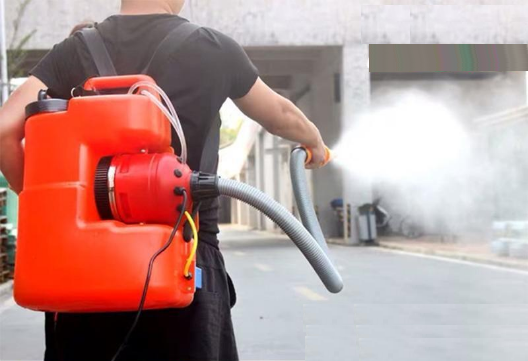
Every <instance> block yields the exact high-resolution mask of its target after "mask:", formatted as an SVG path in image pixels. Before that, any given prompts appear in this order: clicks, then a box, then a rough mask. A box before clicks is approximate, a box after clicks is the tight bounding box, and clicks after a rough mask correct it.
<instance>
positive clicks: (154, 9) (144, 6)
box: [120, 1, 172, 15]
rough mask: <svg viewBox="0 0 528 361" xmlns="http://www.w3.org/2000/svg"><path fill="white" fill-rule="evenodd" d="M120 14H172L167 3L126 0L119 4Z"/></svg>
mask: <svg viewBox="0 0 528 361" xmlns="http://www.w3.org/2000/svg"><path fill="white" fill-rule="evenodd" d="M120 14H122V15H143V14H172V9H171V8H170V6H169V5H166V4H163V3H158V2H157V1H152V2H151V1H128V2H125V3H124V4H123V5H122V6H121V12H120Z"/></svg>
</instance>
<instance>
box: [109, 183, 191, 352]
mask: <svg viewBox="0 0 528 361" xmlns="http://www.w3.org/2000/svg"><path fill="white" fill-rule="evenodd" d="M182 195H183V203H182V207H181V212H180V215H179V216H178V220H177V221H176V224H175V225H174V228H173V229H172V232H171V234H170V236H169V239H168V240H167V242H165V244H164V245H163V247H161V248H160V249H159V250H158V251H157V252H156V253H154V255H153V256H152V258H151V259H150V262H149V267H148V272H147V278H146V279H145V286H144V287H143V295H142V296H141V301H140V302H139V307H138V311H137V315H136V318H135V319H134V323H133V324H132V327H130V330H129V331H128V333H127V335H126V337H125V339H124V340H123V343H121V346H119V349H118V350H117V352H116V353H115V355H114V357H112V361H116V360H117V358H118V357H119V355H120V354H121V352H123V349H124V348H125V347H126V344H127V343H128V340H129V339H130V336H132V333H133V332H134V329H135V328H136V326H137V323H138V321H139V317H140V316H141V312H143V307H144V306H145V300H146V299H147V292H148V287H149V283H150V277H151V276H152V268H153V266H154V261H155V260H156V258H158V256H159V255H160V254H162V253H163V252H165V250H166V249H167V248H169V246H170V245H171V243H172V240H173V239H174V236H175V235H176V232H177V231H178V228H179V227H180V223H181V221H182V219H183V214H184V213H185V209H186V208H187V192H186V191H185V189H184V190H183V191H182Z"/></svg>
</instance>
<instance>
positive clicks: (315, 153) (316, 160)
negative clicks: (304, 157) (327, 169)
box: [306, 139, 327, 169]
mask: <svg viewBox="0 0 528 361" xmlns="http://www.w3.org/2000/svg"><path fill="white" fill-rule="evenodd" d="M306 148H308V150H309V151H310V152H311V153H312V159H310V162H308V163H307V164H306V169H317V168H321V167H323V166H324V165H325V164H326V155H327V154H326V152H327V151H326V145H325V144H324V142H323V140H322V139H321V140H320V141H319V142H318V143H317V145H316V146H315V147H310V146H306Z"/></svg>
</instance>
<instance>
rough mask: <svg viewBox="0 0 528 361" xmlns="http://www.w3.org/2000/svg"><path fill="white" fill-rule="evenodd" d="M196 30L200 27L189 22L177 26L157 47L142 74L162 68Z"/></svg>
mask: <svg viewBox="0 0 528 361" xmlns="http://www.w3.org/2000/svg"><path fill="white" fill-rule="evenodd" d="M198 29H200V26H198V25H196V24H193V23H190V22H185V23H183V24H181V25H179V26H177V27H176V28H175V29H174V30H173V31H171V32H170V33H169V34H168V35H167V36H166V37H165V39H163V40H162V41H161V43H160V44H159V45H158V47H157V48H156V50H155V51H154V54H153V56H152V58H151V59H150V61H149V63H148V64H147V66H146V67H145V69H144V70H143V74H146V73H148V72H149V70H150V69H156V68H157V67H163V66H164V65H165V61H166V60H167V59H168V57H169V56H170V55H171V54H172V53H174V52H175V51H176V50H178V49H179V48H181V46H182V45H183V44H184V43H185V41H186V40H187V39H188V38H189V37H190V36H191V35H192V34H193V33H194V32H195V31H197V30H198Z"/></svg>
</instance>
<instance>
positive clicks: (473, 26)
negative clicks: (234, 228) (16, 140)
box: [6, 0, 528, 243]
mask: <svg viewBox="0 0 528 361" xmlns="http://www.w3.org/2000/svg"><path fill="white" fill-rule="evenodd" d="M399 2H400V1H396V0H386V1H383V0H361V1H360V0H332V1H324V2H323V1H320V0H290V1H283V0H252V1H247V0H245V1H244V0H222V1H218V0H189V1H188V2H187V5H186V7H185V9H184V12H183V14H182V15H183V16H186V17H188V18H190V19H191V20H193V21H194V22H196V23H198V24H201V25H204V26H210V27H213V28H216V29H218V30H220V31H223V32H225V33H227V34H228V35H231V36H232V37H233V38H235V39H236V40H237V41H238V42H240V43H241V44H242V45H243V46H245V47H248V48H250V47H285V46H291V47H300V46H336V47H338V48H340V49H342V50H341V57H340V58H341V59H340V63H341V64H340V65H339V66H340V68H341V71H340V73H341V75H342V76H341V92H342V94H341V95H342V96H341V99H342V103H341V107H340V109H339V108H338V107H332V106H330V103H329V101H328V99H329V98H330V90H331V89H330V88H331V87H330V86H329V82H328V77H327V75H329V74H330V73H331V72H333V71H335V69H334V68H333V66H331V67H329V68H328V69H326V68H324V65H325V64H328V61H330V63H332V62H333V61H334V60H335V59H336V57H335V55H334V57H333V60H332V59H330V58H332V55H328V56H329V57H330V58H329V59H327V60H326V61H322V62H321V63H319V64H318V65H317V64H316V68H317V67H318V68H319V69H320V70H321V69H322V70H321V72H320V73H314V74H315V75H314V77H315V78H320V80H319V81H315V82H313V83H314V88H313V89H312V94H311V95H310V96H311V97H312V103H313V99H317V105H312V106H311V107H312V109H311V110H310V112H311V113H312V114H313V118H314V119H315V120H316V122H317V123H318V124H319V126H320V127H321V131H322V132H323V133H324V135H325V137H326V139H328V140H329V141H330V142H331V140H332V139H336V138H337V135H338V134H339V131H340V130H344V129H346V128H348V127H349V126H351V125H353V124H354V122H356V121H357V119H358V116H359V114H361V113H362V112H364V111H366V110H367V109H368V106H369V102H370V77H369V73H368V68H367V64H368V45H366V44H368V43H372V44H374V43H376V44H378V43H379V44H384V43H392V44H398V43H455V44H472V43H492V44H493V43H525V42H526V39H528V27H527V26H526V24H527V23H528V7H527V6H526V5H524V3H525V1H524V0H500V1H497V0H480V1H478V0H466V1H460V3H463V4H464V5H456V3H457V1H454V0H443V1H442V0H406V1H405V3H406V5H396V4H398V3H399ZM18 3H19V1H17V0H9V1H7V2H6V5H7V9H6V10H7V17H8V24H11V23H12V20H13V19H14V16H15V12H16V8H17V4H18ZM503 3H508V4H511V5H501V4H503ZM118 4H119V1H118V0H89V1H88V0H76V1H63V0H33V2H32V4H31V5H30V6H29V7H28V9H27V13H26V15H25V16H24V18H23V21H22V23H21V28H20V32H19V35H20V36H23V35H25V34H27V33H29V32H30V31H32V30H33V29H36V30H37V32H36V34H35V36H34V37H33V38H32V39H31V41H30V42H28V44H27V47H28V48H29V49H49V48H51V47H52V46H53V44H55V43H57V42H59V41H61V40H62V39H63V38H64V37H65V36H66V35H67V33H68V32H69V30H70V29H71V28H72V27H73V26H74V25H75V24H77V23H78V22H80V21H83V20H86V19H92V20H95V21H102V20H103V19H104V18H105V17H106V16H108V15H110V14H112V13H115V12H116V11H117V10H118ZM495 4H499V5H495ZM521 4H522V5H521ZM12 33H13V29H12V27H10V28H8V39H9V38H11V36H12ZM325 56H326V55H325ZM485 103H486V101H485V100H484V101H483V104H485ZM324 118H328V119H333V122H332V123H330V122H328V123H325V122H321V120H320V119H324ZM337 120H339V121H337ZM264 162H266V161H264ZM249 166H250V167H254V162H253V163H250V164H249ZM280 167H284V163H283V162H281V163H280ZM249 173H251V172H249ZM249 175H250V174H248V176H249ZM249 178H251V177H249ZM340 179H341V180H342V192H339V191H338V190H339V188H340V186H339V184H340V182H339V180H340ZM249 180H250V181H254V180H255V179H254V177H253V179H249ZM314 184H315V187H314V188H315V189H314V194H315V200H316V204H318V205H319V208H320V214H321V217H322V220H323V225H324V227H325V229H326V230H327V232H329V231H328V230H329V229H331V227H330V226H329V224H330V222H331V217H332V215H331V213H330V211H329V209H328V208H327V204H328V202H329V201H330V199H331V198H332V197H334V196H336V195H339V193H341V194H342V196H343V198H344V199H345V203H348V204H350V205H351V207H352V209H355V207H357V206H359V205H360V204H362V203H364V202H368V201H370V200H371V195H372V188H371V185H370V184H369V183H368V182H365V181H360V180H359V179H355V178H354V177H353V176H352V175H350V174H342V175H340V174H339V171H337V170H334V169H332V168H329V169H328V170H326V171H324V172H321V173H317V174H316V173H314ZM328 184H332V185H335V189H330V187H329V186H328ZM272 192H274V193H277V194H281V195H282V194H283V192H286V193H284V198H285V199H282V198H283V197H281V202H288V201H289V200H288V199H287V198H288V192H287V191H286V190H285V189H281V190H280V191H277V190H276V189H272ZM283 204H286V205H287V206H289V204H287V203H283ZM248 222H249V219H248ZM251 222H257V223H258V222H260V223H262V222H261V221H258V220H255V219H254V217H253V219H252V221H251ZM264 226H265V227H267V226H266V224H264ZM350 228H351V233H350V234H348V235H347V237H346V238H347V240H348V241H349V242H350V243H354V242H356V241H357V236H356V233H357V232H356V230H355V224H354V222H352V224H351V227H350ZM345 229H348V227H347V225H345Z"/></svg>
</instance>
